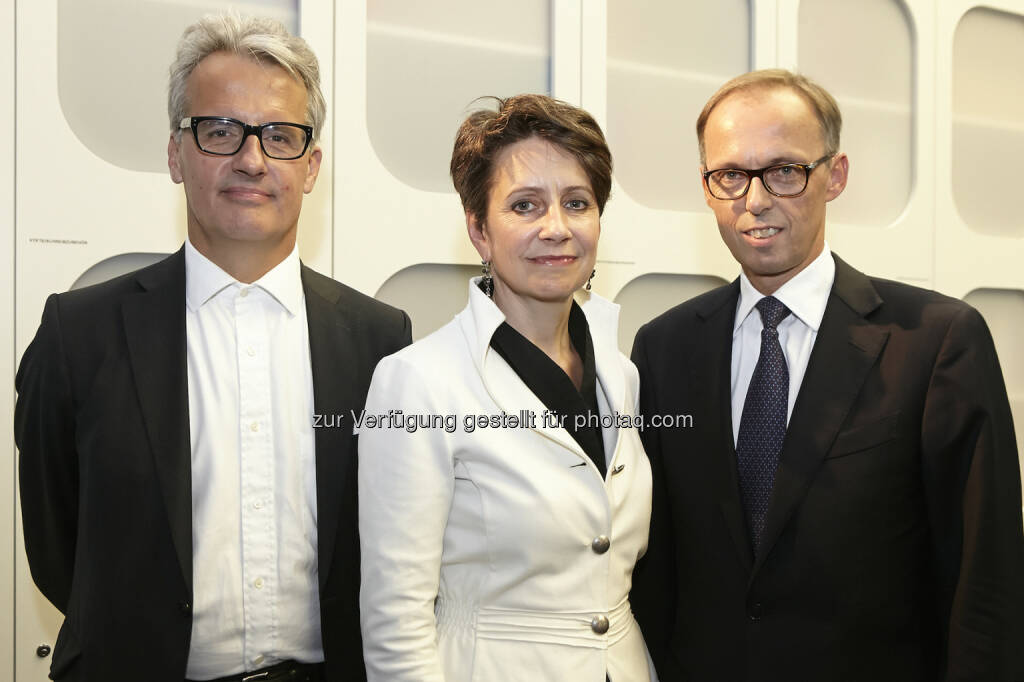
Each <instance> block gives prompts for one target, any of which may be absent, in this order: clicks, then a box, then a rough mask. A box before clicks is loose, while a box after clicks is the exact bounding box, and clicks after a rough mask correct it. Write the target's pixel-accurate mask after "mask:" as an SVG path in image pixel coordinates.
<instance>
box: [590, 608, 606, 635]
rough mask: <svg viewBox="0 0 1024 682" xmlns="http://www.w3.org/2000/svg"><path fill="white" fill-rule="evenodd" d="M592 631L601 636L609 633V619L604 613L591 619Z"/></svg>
mask: <svg viewBox="0 0 1024 682" xmlns="http://www.w3.org/2000/svg"><path fill="white" fill-rule="evenodd" d="M590 629H591V630H593V631H594V632H596V633H597V634H599V635H603V634H604V633H606V632H608V617H607V616H606V615H604V614H603V613H602V614H601V615H600V616H594V617H593V618H591V619H590Z"/></svg>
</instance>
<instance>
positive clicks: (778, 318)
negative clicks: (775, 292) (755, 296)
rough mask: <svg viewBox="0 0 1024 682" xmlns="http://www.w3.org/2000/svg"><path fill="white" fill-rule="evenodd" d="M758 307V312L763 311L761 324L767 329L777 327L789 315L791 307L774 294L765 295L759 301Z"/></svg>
mask: <svg viewBox="0 0 1024 682" xmlns="http://www.w3.org/2000/svg"><path fill="white" fill-rule="evenodd" d="M756 307H757V312H759V313H761V324H763V325H764V328H765V329H775V327H777V326H778V324H779V322H782V320H784V319H785V318H786V315H789V308H787V307H786V306H785V305H784V304H783V303H782V301H780V300H779V299H777V298H775V297H774V296H765V297H764V298H762V299H761V300H760V301H758V302H757V306H756Z"/></svg>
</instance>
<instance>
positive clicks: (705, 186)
mask: <svg viewBox="0 0 1024 682" xmlns="http://www.w3.org/2000/svg"><path fill="white" fill-rule="evenodd" d="M697 180H698V181H699V182H700V188H701V189H702V190H704V203H705V204H707V205H708V208H714V207H713V206H712V205H711V201H712V200H713V199H714V197H713V196H711V193H710V192H708V183H706V182H705V181H704V166H703V164H702V165H700V166H697Z"/></svg>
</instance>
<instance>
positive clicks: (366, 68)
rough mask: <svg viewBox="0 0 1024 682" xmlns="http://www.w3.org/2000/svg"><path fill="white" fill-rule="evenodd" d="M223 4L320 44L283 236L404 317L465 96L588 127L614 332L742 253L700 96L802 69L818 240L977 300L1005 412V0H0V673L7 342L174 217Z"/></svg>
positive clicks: (421, 310) (20, 670)
mask: <svg viewBox="0 0 1024 682" xmlns="http://www.w3.org/2000/svg"><path fill="white" fill-rule="evenodd" d="M229 4H230V5H234V6H237V7H239V8H241V9H243V10H248V11H255V12H262V13H270V14H272V15H274V16H277V17H279V18H281V19H282V20H284V21H285V22H286V23H289V24H290V25H292V26H293V27H295V28H296V29H297V30H298V31H299V32H300V33H301V34H302V35H304V36H305V37H306V39H307V40H308V41H309V42H310V43H311V45H312V46H313V48H314V50H315V51H316V52H317V54H318V55H319V56H320V59H321V65H322V69H323V77H324V89H325V94H326V96H327V99H328V103H329V112H328V113H329V124H328V127H327V130H325V131H324V134H323V137H322V140H321V144H322V145H323V147H324V151H325V154H324V167H323V169H322V171H321V175H320V179H319V182H318V186H317V189H316V190H315V191H314V193H313V194H312V195H311V196H309V197H308V198H307V200H306V203H305V204H304V207H303V217H302V221H301V227H300V249H301V253H302V256H303V259H304V260H305V261H306V262H307V263H309V264H311V265H312V266H314V267H316V268H318V269H320V270H321V271H324V272H327V273H332V274H333V275H334V276H335V277H336V278H338V279H341V280H343V281H345V282H347V283H349V284H351V285H353V286H355V287H357V288H359V289H361V290H363V291H365V292H367V293H371V294H375V295H377V296H378V297H380V298H382V299H384V300H388V301H389V302H393V303H395V304H398V305H400V306H402V307H404V308H406V309H407V310H408V311H409V312H410V314H411V315H412V316H413V321H414V331H415V334H416V336H417V337H420V336H423V335H424V334H426V333H428V332H429V331H431V330H433V329H435V328H437V327H438V326H440V325H441V324H443V323H444V322H446V321H447V320H448V319H450V317H451V315H452V314H453V313H454V312H456V311H457V310H459V309H460V308H461V307H462V306H463V304H464V301H465V291H466V284H465V278H466V275H467V274H468V273H471V272H473V271H474V270H475V269H476V268H478V265H476V263H477V257H476V254H475V252H474V251H473V249H472V247H471V246H470V244H469V242H468V239H467V238H466V237H465V231H464V226H463V222H462V216H461V209H460V207H459V202H458V199H457V197H456V195H455V194H454V193H453V192H452V191H451V189H450V183H449V180H448V178H447V161H448V155H449V154H450V146H451V140H452V137H453V135H454V131H455V128H456V126H457V124H458V122H459V121H460V120H461V118H462V117H463V116H464V115H465V113H466V111H467V110H468V109H469V107H470V103H471V102H472V100H473V99H474V98H475V97H477V96H480V95H500V96H504V95H509V94H513V93H515V92H522V91H541V92H549V93H550V94H553V95H555V96H557V97H559V98H562V99H565V100H567V101H570V102H573V103H577V104H581V105H582V106H584V107H586V108H587V109H588V110H590V111H591V112H592V113H594V115H595V116H596V117H597V118H598V120H599V121H600V122H601V123H602V125H603V126H604V127H605V130H606V132H607V134H608V138H609V141H610V144H611V147H612V151H613V154H614V155H615V158H616V178H615V184H614V186H613V193H612V199H611V201H610V202H609V204H608V207H607V209H606V211H605V215H604V218H603V221H602V229H603V232H602V238H601V247H600V252H599V261H598V275H597V277H596V279H595V281H594V287H595V289H596V291H597V292H598V293H600V294H602V295H604V296H607V297H609V298H614V299H617V300H618V301H619V302H620V303H621V304H622V305H623V323H622V330H621V334H620V341H621V345H622V347H623V349H624V350H626V351H627V352H628V348H629V345H630V343H631V340H632V335H633V332H634V331H635V330H636V328H637V327H638V326H639V325H640V324H641V323H643V322H644V321H646V320H648V319H650V318H651V317H653V316H654V315H655V314H657V313H659V312H661V311H662V310H664V309H666V308H668V307H669V306H671V305H673V304H675V303H676V302H678V301H680V300H683V299H685V298H688V297H689V296H692V295H694V294H696V293H699V292H701V291H704V290H706V289H707V288H709V287H711V286H715V285H716V284H718V283H721V282H722V281H725V280H729V279H732V278H733V277H734V276H735V274H736V272H737V267H736V265H735V263H734V262H733V260H732V258H731V257H730V256H729V253H728V251H727V250H726V249H725V247H724V246H723V245H722V244H721V242H720V240H719V237H718V233H717V229H716V227H715V224H714V220H713V218H712V217H711V214H710V211H708V210H707V208H706V207H705V206H704V205H703V201H702V198H701V193H700V186H699V181H698V176H697V163H698V162H697V157H696V141H695V140H694V139H693V123H694V120H695V118H696V116H697V113H698V112H699V110H700V108H701V105H702V104H703V102H704V100H705V99H706V98H707V97H708V96H709V95H710V94H711V93H712V92H713V91H714V90H715V89H716V88H717V86H718V85H719V84H721V83H722V82H723V81H724V80H726V79H727V78H729V77H731V76H733V75H735V74H737V73H740V72H742V71H745V70H747V69H749V68H763V67H771V66H782V67H788V68H796V69H799V70H801V71H803V72H805V73H807V74H809V75H811V76H812V77H814V78H816V79H818V80H819V81H820V82H821V83H822V84H824V85H825V86H826V87H827V88H829V89H830V90H831V91H832V92H833V93H834V94H835V95H836V96H837V98H838V99H839V101H840V105H841V106H842V108H843V111H844V115H845V117H846V125H845V128H844V133H843V148H844V150H845V151H847V153H848V154H849V156H850V160H851V161H850V164H851V179H850V185H849V188H848V189H847V191H846V193H845V194H844V195H843V196H842V197H840V198H839V199H838V200H837V201H836V202H834V203H833V204H832V205H831V206H830V208H829V223H830V225H829V232H828V239H829V242H830V244H831V246H832V248H833V249H834V250H835V251H837V252H838V253H840V254H842V255H843V257H844V258H846V259H847V260H848V261H849V262H851V263H852V264H853V265H855V266H857V267H859V268H861V269H863V270H865V271H867V272H870V273H872V274H875V275H880V276H884V277H889V278H893V279H899V280H903V281H906V282H910V283H913V284H917V285H920V286H926V287H933V288H936V289H938V290H940V291H943V292H945V293H947V294H949V295H952V296H957V297H962V298H966V299H967V300H969V301H970V302H972V303H973V304H974V305H976V306H977V307H978V308H979V309H980V310H981V311H982V312H983V313H984V314H985V316H986V319H987V320H988V322H989V325H990V326H991V327H992V330H993V334H994V336H995V338H996V344H997V347H998V348H999V351H1000V357H1001V359H1002V362H1003V367H1004V374H1005V376H1006V381H1007V385H1008V388H1009V391H1010V395H1011V402H1012V406H1013V408H1014V412H1015V415H1016V416H1017V418H1018V423H1019V424H1021V426H1022V429H1020V430H1024V423H1022V422H1020V419H1022V418H1024V417H1022V415H1024V360H1022V359H1021V357H1020V355H1019V354H1018V353H1017V350H1016V347H1015V344H1014V341H1015V340H1016V339H1018V338H1020V336H1021V333H1022V331H1024V271H1022V270H1021V268H1020V266H1019V263H1020V262H1022V260H1024V218H1022V217H1021V213H1020V210H1019V207H1018V204H1019V202H1018V201H1017V200H1016V199H1017V195H1019V193H1020V190H1019V188H1018V186H1019V184H1020V182H1019V181H1018V179H1017V177H1016V175H1017V174H1016V171H1017V168H1016V164H1017V162H1018V160H1019V159H1020V158H1024V88H1021V87H1020V76H1019V70H1020V66H1019V65H1020V64H1021V63H1024V0H992V1H990V2H987V3H986V4H985V7H984V8H976V7H975V5H976V3H975V2H973V1H972V0H860V1H858V2H849V1H848V0H719V1H718V2H713V3H712V2H697V1H693V2H691V1H679V0H646V1H640V0H521V1H520V2H516V3H510V2H508V1H507V0H432V1H431V2H418V1H416V0H336V1H335V2H333V3H332V2H327V1H326V0H320V1H312V0H311V1H307V2H299V0H290V1H285V0H248V1H247V2H234V3H228V2H225V1H216V0H207V1H204V2H196V1H195V0H0V45H3V46H4V47H3V48H2V49H0V93H3V94H4V96H3V97H2V98H0V129H3V130H6V131H8V135H7V136H6V138H5V139H7V140H8V144H7V146H5V147H3V146H0V149H2V151H0V258H2V259H3V261H4V262H6V263H7V266H8V267H0V292H2V293H0V319H2V320H5V321H6V322H4V323H2V324H0V358H3V360H2V361H0V385H5V386H8V387H9V388H8V390H7V391H3V392H0V415H3V418H2V419H0V441H3V442H7V443H8V444H9V445H8V447H7V448H6V449H5V450H2V452H4V454H3V455H0V499H3V500H7V501H8V502H7V503H6V504H2V505H0V682H2V681H3V680H17V682H36V681H41V680H45V679H46V670H47V669H48V667H49V659H48V658H47V659H40V658H38V657H37V656H36V648H37V646H38V645H39V644H42V643H49V644H51V645H52V643H53V641H54V637H55V634H56V627H57V625H58V624H59V622H60V620H59V614H58V613H56V611H55V610H54V609H53V608H52V607H51V606H50V605H49V604H48V603H47V602H46V601H45V600H44V599H43V598H42V597H41V596H39V595H38V593H37V592H36V590H35V588H34V587H33V585H32V582H31V578H30V577H29V575H28V569H27V565H26V563H25V559H24V549H23V544H22V539H21V537H20V525H19V522H18V512H17V509H18V506H17V504H18V503H17V500H16V494H15V491H16V480H17V476H16V453H15V449H14V446H13V437H12V435H11V415H12V412H13V400H14V394H13V388H12V387H13V380H14V372H15V368H16V366H17V361H18V359H19V358H20V356H21V353H22V352H23V351H24V349H25V347H26V346H27V345H28V343H29V341H30V340H31V338H32V335H33V334H34V332H35V329H36V326H37V325H38V321H39V316H40V313H41V310H42V305H43V301H44V300H45V297H46V295H47V294H48V293H50V292H52V291H61V290H65V289H68V288H70V287H72V286H76V285H79V286H80V285H82V284H85V283H88V282H91V281H97V280H99V279H103V278H105V277H107V276H110V275H112V274H114V273H117V272H121V271H123V270H124V269H126V268H129V267H135V266H137V265H139V264H141V263H144V262H149V261H151V260H152V259H153V258H155V257H156V256H154V255H152V254H162V253H169V252H171V251H174V250H175V249H177V248H178V246H179V245H180V243H181V241H182V239H183V237H184V200H183V196H182V193H181V190H180V188H179V187H178V186H176V185H173V184H172V183H171V182H170V180H169V178H168V177H167V174H166V170H165V146H166V134H167V132H166V131H167V121H166V114H165V82H166V69H167V65H168V64H169V62H170V60H171V57H172V53H173V46H174V43H175V41H176V39H177V37H178V36H179V35H180V33H181V30H182V29H183V28H184V27H185V26H186V25H187V24H188V23H190V22H191V21H193V20H194V19H195V18H198V16H200V15H201V14H203V13H204V12H205V11H211V10H214V9H217V8H218V7H220V6H228V5H229ZM10 131H15V135H13V136H12V135H11V134H10ZM12 137H13V140H14V146H13V148H12V146H11V140H12ZM125 254H127V255H125Z"/></svg>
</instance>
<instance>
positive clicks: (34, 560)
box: [14, 295, 78, 614]
mask: <svg viewBox="0 0 1024 682" xmlns="http://www.w3.org/2000/svg"><path fill="white" fill-rule="evenodd" d="M62 337H63V330H62V329H61V319H60V299H59V298H58V297H57V296H56V295H51V296H50V297H49V298H48V299H47V301H46V307H45V308H44V310H43V319H42V322H41V324H40V325H39V330H38V331H37V332H36V336H35V338H34V339H33V340H32V343H31V344H30V345H29V347H28V349H27V350H26V351H25V355H24V356H22V359H21V365H20V366H19V367H18V374H17V376H16V378H15V388H16V389H17V391H18V399H17V402H16V404H15V408H14V440H15V442H16V443H17V445H18V450H19V467H18V469H19V479H20V489H21V514H22V522H23V527H24V534H25V554H26V555H27V557H28V565H29V569H30V570H31V572H32V579H33V580H34V581H35V583H36V585H37V586H38V587H39V590H40V591H41V592H42V593H43V594H44V595H45V596H46V598H47V599H49V600H50V601H51V602H52V603H53V605H54V606H56V607H57V608H58V609H60V611H61V612H62V613H64V614H67V610H68V599H69V595H70V593H71V578H72V571H73V569H74V561H75V542H76V537H77V526H78V457H77V452H76V450H75V414H74V408H73V403H72V395H71V382H70V379H69V371H68V361H67V356H66V354H65V345H64V341H63V338H62Z"/></svg>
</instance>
